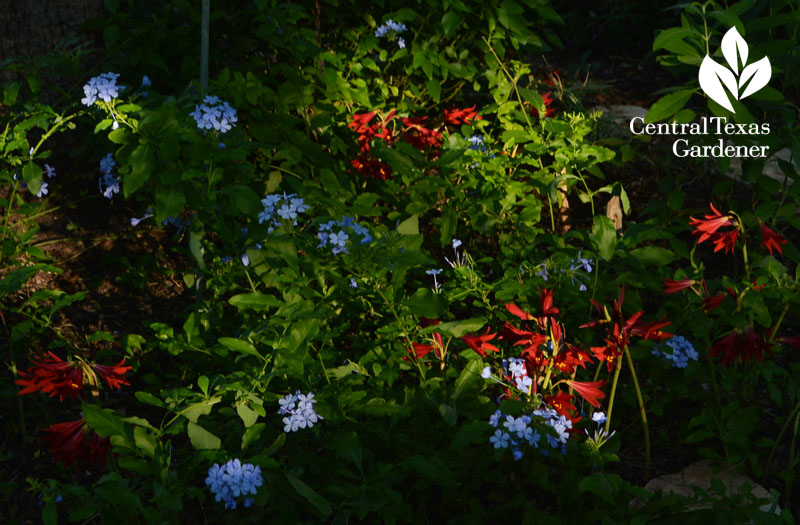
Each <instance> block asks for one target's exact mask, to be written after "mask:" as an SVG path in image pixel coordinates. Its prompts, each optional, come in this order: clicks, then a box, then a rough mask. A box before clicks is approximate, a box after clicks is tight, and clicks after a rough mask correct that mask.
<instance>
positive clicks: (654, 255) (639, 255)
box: [630, 246, 678, 266]
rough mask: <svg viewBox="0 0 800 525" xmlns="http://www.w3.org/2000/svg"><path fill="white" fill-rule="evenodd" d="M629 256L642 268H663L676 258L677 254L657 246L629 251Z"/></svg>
mask: <svg viewBox="0 0 800 525" xmlns="http://www.w3.org/2000/svg"><path fill="white" fill-rule="evenodd" d="M630 254H631V255H632V256H633V257H634V258H635V259H636V260H637V261H639V263H641V264H642V265H643V266H664V265H667V264H669V263H671V262H672V261H674V260H676V259H677V258H678V254H676V253H675V252H673V251H672V250H668V249H666V248H660V247H658V246H645V247H643V248H636V249H635V250H631V251H630Z"/></svg>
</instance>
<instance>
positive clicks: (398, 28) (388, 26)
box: [375, 18, 408, 38]
mask: <svg viewBox="0 0 800 525" xmlns="http://www.w3.org/2000/svg"><path fill="white" fill-rule="evenodd" d="M406 29H408V28H407V27H406V25H405V24H400V23H397V22H395V21H394V20H392V19H391V18H390V19H389V20H387V21H386V22H385V23H384V24H383V25H382V26H380V27H378V29H376V30H375V36H376V37H377V38H381V37H382V36H385V35H386V34H387V33H388V32H389V31H394V32H395V33H403V32H405V31H406Z"/></svg>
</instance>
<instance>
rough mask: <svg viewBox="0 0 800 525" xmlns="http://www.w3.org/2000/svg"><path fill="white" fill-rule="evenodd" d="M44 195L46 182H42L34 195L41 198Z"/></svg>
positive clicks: (45, 193)
mask: <svg viewBox="0 0 800 525" xmlns="http://www.w3.org/2000/svg"><path fill="white" fill-rule="evenodd" d="M45 195H47V183H46V182H42V186H41V187H40V188H39V193H37V194H36V196H37V197H38V198H40V199H41V198H42V197H44V196H45Z"/></svg>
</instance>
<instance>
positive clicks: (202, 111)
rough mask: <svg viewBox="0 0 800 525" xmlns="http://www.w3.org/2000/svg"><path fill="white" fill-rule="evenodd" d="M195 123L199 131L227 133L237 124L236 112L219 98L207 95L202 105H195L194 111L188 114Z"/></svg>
mask: <svg viewBox="0 0 800 525" xmlns="http://www.w3.org/2000/svg"><path fill="white" fill-rule="evenodd" d="M189 115H190V116H191V117H192V118H194V120H195V122H197V127H198V128H200V129H205V130H209V129H213V130H215V131H218V132H220V133H227V132H228V131H230V130H231V128H232V127H233V126H235V125H236V122H238V120H239V117H238V116H237V115H236V110H235V109H233V108H232V107H231V105H230V104H228V103H227V102H225V101H224V100H220V99H219V97H215V96H212V95H208V96H206V97H205V98H204V99H203V103H202V104H195V106H194V111H192V112H191V113H189Z"/></svg>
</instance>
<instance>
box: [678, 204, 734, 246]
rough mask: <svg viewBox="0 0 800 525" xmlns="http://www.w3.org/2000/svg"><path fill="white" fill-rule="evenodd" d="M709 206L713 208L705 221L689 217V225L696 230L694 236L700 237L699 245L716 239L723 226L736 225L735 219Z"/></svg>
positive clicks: (712, 206)
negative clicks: (715, 235) (715, 236)
mask: <svg viewBox="0 0 800 525" xmlns="http://www.w3.org/2000/svg"><path fill="white" fill-rule="evenodd" d="M709 206H710V207H711V213H709V214H706V215H705V218H704V219H695V218H694V217H689V224H690V225H691V226H694V228H695V229H694V231H693V232H692V235H695V236H700V239H698V241H697V242H698V243H701V242H703V241H706V240H708V239H711V238H712V237H714V234H716V233H717V230H719V229H720V228H722V227H723V226H728V225H731V224H734V222H733V217H731V216H730V215H723V214H721V213H720V212H719V210H717V209H716V208H715V207H714V205H713V204H709Z"/></svg>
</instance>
